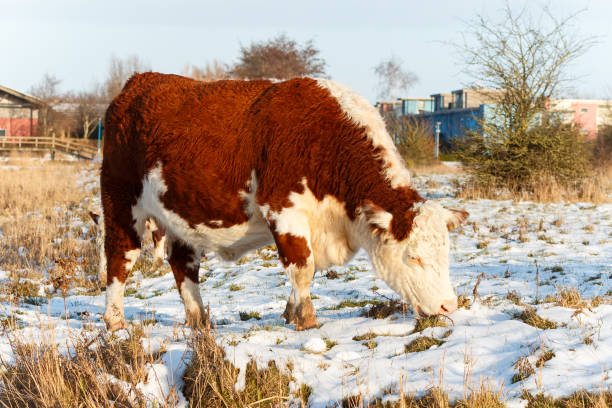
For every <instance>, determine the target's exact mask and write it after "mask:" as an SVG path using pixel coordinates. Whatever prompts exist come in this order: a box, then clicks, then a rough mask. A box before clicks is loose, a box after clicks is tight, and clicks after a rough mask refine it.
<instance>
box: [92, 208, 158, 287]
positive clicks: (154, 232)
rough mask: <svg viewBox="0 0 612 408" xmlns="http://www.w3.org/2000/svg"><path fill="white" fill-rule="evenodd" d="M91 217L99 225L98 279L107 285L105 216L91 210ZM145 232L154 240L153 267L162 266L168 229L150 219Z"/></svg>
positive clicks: (97, 241) (146, 223)
mask: <svg viewBox="0 0 612 408" xmlns="http://www.w3.org/2000/svg"><path fill="white" fill-rule="evenodd" d="M89 217H90V218H91V220H92V221H93V222H94V224H95V225H96V227H97V230H96V232H95V238H96V239H95V242H96V247H97V248H98V253H99V254H100V262H99V263H98V280H99V282H100V284H102V285H106V256H105V253H104V236H105V234H104V217H102V216H101V215H100V214H96V213H94V212H93V211H89ZM145 234H146V235H148V234H151V240H152V241H153V264H152V268H153V269H157V268H160V267H161V266H162V265H163V264H164V255H165V254H166V231H165V230H164V229H163V227H159V226H158V225H157V224H156V223H155V220H153V219H148V220H147V221H146V222H145Z"/></svg>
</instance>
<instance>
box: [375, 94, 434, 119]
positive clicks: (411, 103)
mask: <svg viewBox="0 0 612 408" xmlns="http://www.w3.org/2000/svg"><path fill="white" fill-rule="evenodd" d="M374 106H375V107H376V108H377V109H378V111H379V112H380V113H381V114H382V115H389V114H393V115H396V116H402V115H418V114H421V113H426V112H431V111H433V99H432V98H397V99H396V100H394V101H387V102H376V105H374Z"/></svg>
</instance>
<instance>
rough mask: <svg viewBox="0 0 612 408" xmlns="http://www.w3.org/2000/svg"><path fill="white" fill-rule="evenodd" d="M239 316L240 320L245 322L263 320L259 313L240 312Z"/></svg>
mask: <svg viewBox="0 0 612 408" xmlns="http://www.w3.org/2000/svg"><path fill="white" fill-rule="evenodd" d="M238 315H239V316H240V320H242V321H243V322H244V321H247V320H251V319H255V320H261V315H260V314H259V312H253V311H251V312H238Z"/></svg>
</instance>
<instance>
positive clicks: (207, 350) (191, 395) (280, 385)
mask: <svg viewBox="0 0 612 408" xmlns="http://www.w3.org/2000/svg"><path fill="white" fill-rule="evenodd" d="M189 346H190V348H191V349H192V353H193V354H192V357H191V362H190V364H189V366H188V367H187V369H186V371H185V374H184V380H185V387H184V390H183V393H184V395H185V396H186V397H187V398H188V399H189V401H190V407H211V408H215V407H225V408H229V407H235V408H242V407H247V406H258V407H278V406H282V405H284V403H285V402H287V401H289V400H297V401H299V404H300V405H298V406H302V407H305V406H306V404H307V403H308V398H309V396H310V389H309V387H307V386H302V387H297V391H296V392H293V393H292V392H291V391H290V387H289V384H290V383H291V382H293V381H294V380H293V378H292V377H291V374H290V373H291V367H286V368H285V369H284V370H283V369H281V368H279V367H277V366H276V364H274V363H273V362H271V363H270V364H268V365H267V367H257V364H256V363H255V361H251V362H249V363H248V364H247V366H246V372H245V386H244V389H242V390H241V391H238V390H236V386H235V385H236V382H237V381H238V375H239V369H237V368H236V367H234V366H233V365H232V363H230V362H229V361H227V360H226V359H225V353H224V351H223V349H222V348H221V347H219V346H218V345H217V343H216V341H215V333H214V332H212V331H198V332H196V333H195V334H194V335H193V337H192V338H191V339H190V340H189Z"/></svg>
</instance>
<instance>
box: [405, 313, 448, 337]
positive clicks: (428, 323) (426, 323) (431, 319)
mask: <svg viewBox="0 0 612 408" xmlns="http://www.w3.org/2000/svg"><path fill="white" fill-rule="evenodd" d="M446 326H448V325H447V323H446V320H445V319H444V318H442V317H440V316H428V317H422V318H420V319H417V320H416V324H415V326H414V330H413V331H412V332H413V333H417V332H422V331H423V330H425V329H427V328H429V327H446Z"/></svg>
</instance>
